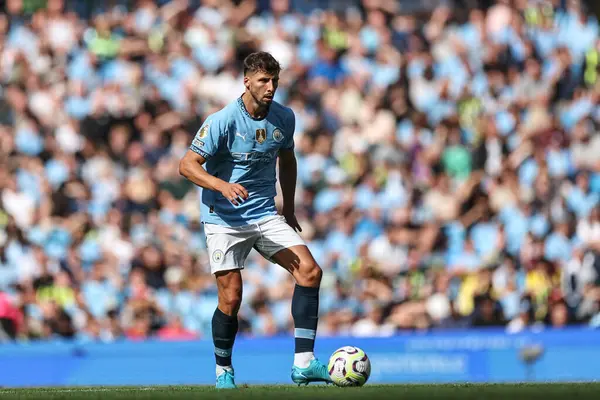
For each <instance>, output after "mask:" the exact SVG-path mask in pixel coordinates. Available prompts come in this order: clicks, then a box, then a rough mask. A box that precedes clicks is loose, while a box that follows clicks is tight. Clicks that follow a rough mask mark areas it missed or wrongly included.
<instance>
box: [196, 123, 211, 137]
mask: <svg viewBox="0 0 600 400" xmlns="http://www.w3.org/2000/svg"><path fill="white" fill-rule="evenodd" d="M209 126H210V124H206V125H204V126H203V127H202V129H200V134H199V135H198V137H199V138H200V139H203V138H205V137H206V135H208V127H209Z"/></svg>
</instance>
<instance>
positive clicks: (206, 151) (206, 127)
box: [190, 118, 224, 160]
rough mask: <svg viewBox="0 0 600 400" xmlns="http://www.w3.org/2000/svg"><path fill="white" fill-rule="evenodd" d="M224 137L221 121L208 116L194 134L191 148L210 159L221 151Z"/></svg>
mask: <svg viewBox="0 0 600 400" xmlns="http://www.w3.org/2000/svg"><path fill="white" fill-rule="evenodd" d="M223 137H224V132H223V130H222V129H221V126H220V124H219V121H218V120H216V119H215V118H207V119H206V121H204V123H203V124H202V126H201V127H200V129H199V130H198V132H197V133H196V136H194V140H193V141H192V144H191V145H190V150H192V151H193V152H194V153H197V154H200V155H201V156H202V157H204V158H205V159H207V160H208V159H209V158H210V157H212V156H214V155H215V154H217V152H218V151H219V149H220V147H221V144H222V143H223V140H222V138H223Z"/></svg>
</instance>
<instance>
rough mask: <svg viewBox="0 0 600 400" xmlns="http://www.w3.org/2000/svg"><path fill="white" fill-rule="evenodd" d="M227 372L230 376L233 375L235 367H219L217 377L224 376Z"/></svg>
mask: <svg viewBox="0 0 600 400" xmlns="http://www.w3.org/2000/svg"><path fill="white" fill-rule="evenodd" d="M225 372H229V373H230V374H233V367H232V366H231V365H227V366H223V365H217V368H216V373H217V377H219V376H221V375H223V374H224V373H225Z"/></svg>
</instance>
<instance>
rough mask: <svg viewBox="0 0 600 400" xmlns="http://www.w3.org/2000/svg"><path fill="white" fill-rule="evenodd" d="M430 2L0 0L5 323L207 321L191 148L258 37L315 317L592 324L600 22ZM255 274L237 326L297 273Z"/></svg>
mask: <svg viewBox="0 0 600 400" xmlns="http://www.w3.org/2000/svg"><path fill="white" fill-rule="evenodd" d="M429 3H441V5H439V6H437V7H435V8H434V9H433V10H432V12H427V13H410V14H407V13H404V12H403V11H402V7H400V6H399V2H396V1H392V0H348V1H335V0H325V1H292V0H266V1H263V0H238V1H234V0H198V1H193V0H189V1H186V0H183V1H182V0H173V1H149V0H138V1H127V0H116V1H110V0H107V1H66V0H41V1H39V0H4V1H0V6H1V7H3V8H4V9H3V10H2V11H3V13H0V93H1V96H0V341H2V340H3V339H11V338H12V339H14V338H17V339H19V340H47V339H51V338H68V339H75V340H80V341H98V340H100V341H112V340H118V339H122V338H128V339H132V340H143V339H146V338H149V337H157V338H160V339H164V340H184V339H194V338H202V337H209V336H210V332H211V331H210V324H211V318H212V314H213V311H214V309H215V307H216V304H217V298H216V294H217V293H216V288H215V285H214V278H213V277H212V276H211V275H210V273H209V266H208V259H207V254H206V244H205V239H204V234H203V228H202V224H201V219H200V217H201V216H200V214H199V210H200V207H199V204H200V203H199V202H200V200H199V197H198V190H197V188H195V187H194V186H193V184H191V183H190V182H188V181H186V180H184V179H183V178H182V177H181V176H179V175H178V168H177V167H178V162H179V160H180V158H181V157H182V156H183V154H184V153H185V152H186V150H187V148H188V146H189V145H190V143H191V140H192V138H193V135H194V134H195V132H196V131H197V129H198V128H199V127H200V125H201V123H202V121H203V120H204V119H205V118H206V116H207V115H208V114H210V113H212V112H215V111H217V110H218V109H220V108H221V107H223V106H224V105H225V104H226V103H228V102H230V101H232V100H234V99H235V98H236V97H238V96H239V95H241V93H242V91H243V84H242V72H241V61H242V60H243V59H244V57H245V56H246V55H248V54H249V53H251V52H253V51H256V50H265V51H269V52H271V53H272V54H273V55H274V56H275V57H276V58H277V59H278V60H279V61H280V62H281V64H282V65H283V67H284V70H283V72H282V75H281V81H280V88H279V90H278V92H277V96H276V100H278V101H279V102H281V103H283V104H285V105H288V106H289V107H291V108H292V109H293V110H294V111H295V113H296V134H295V140H296V151H297V157H298V175H299V176H298V190H297V205H296V209H297V213H298V217H299V220H300V223H301V225H302V227H303V229H304V230H303V233H302V234H303V236H304V238H305V239H306V241H307V243H308V245H309V247H310V249H311V250H312V251H313V253H314V255H315V258H316V259H317V261H318V262H319V264H320V265H321V266H322V268H323V270H324V279H323V283H322V287H321V304H320V306H321V318H320V326H319V334H320V335H323V336H326V335H356V336H378V335H393V334H394V333H396V332H398V331H404V330H414V329H417V330H427V329H445V328H467V327H484V326H496V327H503V329H506V330H507V331H508V332H518V331H521V330H523V329H544V328H551V327H552V328H560V327H562V326H565V325H569V324H581V325H584V326H591V327H598V326H600V308H599V305H600V257H599V254H600V253H599V251H600V208H599V207H600V205H599V198H600V197H599V196H600V158H599V157H598V154H600V107H599V105H598V104H599V100H600V80H599V79H598V73H599V72H600V40H599V34H598V20H597V18H596V17H594V16H593V14H591V13H590V12H589V10H586V9H585V5H584V4H583V3H582V2H580V1H579V0H568V1H565V0H498V1H486V2H483V1H480V2H478V1H462V2H459V3H460V4H459V5H462V6H461V7H458V8H452V7H451V5H452V4H451V3H450V2H429ZM467 3H468V4H467ZM465 4H467V5H469V7H468V6H466V5H465ZM470 7H475V8H470ZM277 201H278V204H281V199H280V198H278V199H277ZM243 276H244V279H245V287H244V303H243V304H244V305H243V307H242V309H241V311H240V332H241V334H243V335H249V336H269V335H277V334H284V333H289V332H290V331H291V329H292V320H291V315H290V302H291V294H292V292H293V290H292V289H293V281H292V279H291V277H290V276H289V275H288V273H287V272H285V271H284V270H282V269H280V268H279V267H277V266H275V265H273V264H270V263H268V262H267V261H265V260H263V259H262V258H261V257H260V256H258V254H256V253H254V252H253V253H252V254H251V256H250V258H249V260H248V263H247V266H246V269H245V270H244V272H243Z"/></svg>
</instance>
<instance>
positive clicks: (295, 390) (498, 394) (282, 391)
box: [0, 383, 600, 400]
mask: <svg viewBox="0 0 600 400" xmlns="http://www.w3.org/2000/svg"><path fill="white" fill-rule="evenodd" d="M9 398H18V399H102V400H112V399H115V400H116V399H129V398H131V399H148V400H153V399H202V400H203V399H266V400H268V399H277V400H290V399H307V400H308V399H334V400H335V399H339V400H350V399H370V400H377V399H395V400H406V399H428V400H429V399H459V400H464V399H482V400H492V399H499V400H500V399H502V400H505V399H507V400H517V399H544V400H548V399H570V398H573V399H576V400H582V399H600V383H571V384H517V385H508V384H506V385H501V384H498V385H487V384H454V385H369V384H367V385H365V386H364V387H361V388H338V387H333V386H324V385H315V386H308V387H296V386H242V387H240V389H239V390H234V391H231V390H226V391H222V390H221V391H217V390H215V389H214V388H213V387H208V386H147V387H57V388H32V389H7V388H3V389H0V399H9Z"/></svg>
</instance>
